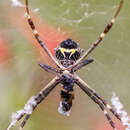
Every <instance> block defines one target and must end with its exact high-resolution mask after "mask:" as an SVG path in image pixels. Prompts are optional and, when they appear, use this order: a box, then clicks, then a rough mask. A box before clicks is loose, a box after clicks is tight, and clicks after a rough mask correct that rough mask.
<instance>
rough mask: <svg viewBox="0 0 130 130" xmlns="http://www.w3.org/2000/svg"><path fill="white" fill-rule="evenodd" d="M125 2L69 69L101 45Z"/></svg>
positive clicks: (122, 0) (121, 3)
mask: <svg viewBox="0 0 130 130" xmlns="http://www.w3.org/2000/svg"><path fill="white" fill-rule="evenodd" d="M123 2H124V0H121V2H120V5H119V7H118V9H117V11H116V13H115V15H114V17H113V18H112V20H111V21H110V23H109V24H108V25H107V26H106V28H105V29H104V31H103V32H102V33H101V34H100V36H99V37H98V39H97V40H96V41H95V42H93V43H92V45H91V46H90V48H89V49H88V50H87V51H86V52H85V53H84V55H83V56H82V57H81V58H79V59H78V60H77V61H76V63H75V64H74V65H72V66H69V67H68V69H70V68H71V69H72V68H74V67H75V66H77V65H78V64H80V63H81V62H82V60H83V59H84V58H86V57H87V56H88V55H89V54H90V53H91V52H92V51H93V50H94V49H95V48H96V47H97V46H98V45H99V43H100V42H101V41H102V40H103V38H104V37H105V36H106V34H107V33H108V32H109V31H110V29H111V28H112V26H113V24H114V23H115V20H116V18H117V16H118V14H119V12H120V9H121V7H122V5H123Z"/></svg>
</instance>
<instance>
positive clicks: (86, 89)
mask: <svg viewBox="0 0 130 130" xmlns="http://www.w3.org/2000/svg"><path fill="white" fill-rule="evenodd" d="M75 83H76V84H77V85H78V86H79V87H80V88H81V89H82V90H83V91H84V92H85V93H86V94H87V95H88V96H89V97H90V98H91V99H92V100H93V101H94V102H95V103H96V104H97V105H99V107H100V108H101V110H102V111H103V112H104V115H105V116H106V118H107V120H108V121H109V123H110V125H111V127H112V128H113V129H114V130H116V128H115V124H114V122H113V121H112V119H111V117H110V116H109V114H108V112H107V111H106V109H105V107H107V108H108V109H109V110H110V111H111V112H112V113H113V114H114V115H115V116H116V118H117V119H119V120H121V119H120V116H119V114H118V113H116V112H115V111H114V110H113V109H112V108H111V107H110V105H108V104H107V103H106V101H105V100H103V99H102V98H101V97H100V96H99V95H98V94H97V93H96V92H95V91H94V90H93V89H91V88H90V87H88V85H87V84H86V83H85V82H84V81H83V80H82V79H80V78H79V77H78V76H75Z"/></svg>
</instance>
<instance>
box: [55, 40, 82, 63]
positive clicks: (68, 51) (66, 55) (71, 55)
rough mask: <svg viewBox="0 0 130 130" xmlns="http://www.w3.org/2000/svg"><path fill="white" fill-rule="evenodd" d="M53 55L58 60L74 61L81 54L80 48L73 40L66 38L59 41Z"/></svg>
mask: <svg viewBox="0 0 130 130" xmlns="http://www.w3.org/2000/svg"><path fill="white" fill-rule="evenodd" d="M55 56H56V58H57V59H58V60H73V61H76V60H77V59H79V58H80V56H81V48H80V47H79V46H78V44H77V43H76V42H75V41H73V40H71V39H67V40H64V41H63V42H61V43H60V45H59V46H58V48H57V49H56V50H55Z"/></svg>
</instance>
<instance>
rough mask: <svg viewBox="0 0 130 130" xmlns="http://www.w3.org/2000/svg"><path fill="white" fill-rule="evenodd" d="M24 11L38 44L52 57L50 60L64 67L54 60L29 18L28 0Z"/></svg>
mask: <svg viewBox="0 0 130 130" xmlns="http://www.w3.org/2000/svg"><path fill="white" fill-rule="evenodd" d="M26 12H27V19H28V23H29V25H30V27H31V29H32V31H33V34H34V36H35V38H36V40H37V42H38V43H39V44H40V46H41V47H42V48H43V49H44V51H45V52H46V53H47V55H48V56H49V57H50V58H51V59H52V61H53V62H54V63H55V64H56V65H57V66H58V67H59V68H62V69H64V67H63V66H62V65H61V64H59V63H58V61H57V60H56V58H55V57H54V56H53V55H52V54H51V52H50V51H49V50H48V48H47V47H46V45H45V43H44V42H43V41H42V40H41V39H40V36H39V34H38V32H37V30H36V28H35V25H34V23H33V21H32V19H31V16H30V13H29V8H28V0H26Z"/></svg>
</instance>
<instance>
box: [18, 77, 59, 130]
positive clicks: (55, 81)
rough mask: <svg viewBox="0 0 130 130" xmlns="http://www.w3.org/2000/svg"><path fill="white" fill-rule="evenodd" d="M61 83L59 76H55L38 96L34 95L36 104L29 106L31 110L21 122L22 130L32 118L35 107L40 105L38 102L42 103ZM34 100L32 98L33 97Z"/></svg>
mask: <svg viewBox="0 0 130 130" xmlns="http://www.w3.org/2000/svg"><path fill="white" fill-rule="evenodd" d="M59 83H60V80H59V78H58V77H55V78H54V79H53V80H52V81H51V82H50V83H49V84H48V85H47V86H46V87H44V88H43V89H42V90H41V91H40V92H39V93H38V94H37V95H36V96H34V97H33V102H34V103H33V104H35V105H31V106H27V107H31V112H29V113H26V116H25V118H24V120H23V121H22V123H21V124H20V128H19V129H20V130H22V129H23V127H24V126H25V124H26V123H27V121H28V119H29V118H30V115H31V114H32V112H33V111H34V110H35V108H36V107H37V106H38V104H40V103H41V102H42V101H43V100H44V99H45V98H46V97H47V96H48V94H49V93H50V92H51V91H52V90H53V89H54V88H55V87H56V86H57V85H58V84H59ZM31 100H32V99H31Z"/></svg>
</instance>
